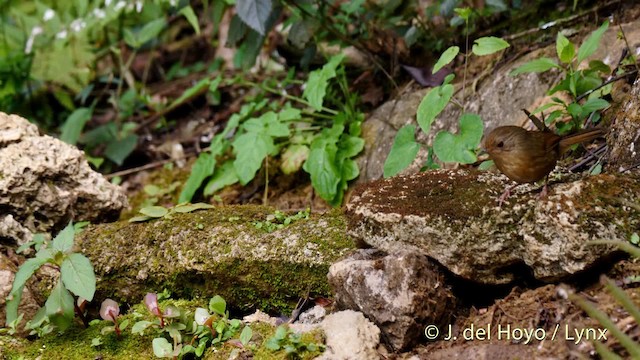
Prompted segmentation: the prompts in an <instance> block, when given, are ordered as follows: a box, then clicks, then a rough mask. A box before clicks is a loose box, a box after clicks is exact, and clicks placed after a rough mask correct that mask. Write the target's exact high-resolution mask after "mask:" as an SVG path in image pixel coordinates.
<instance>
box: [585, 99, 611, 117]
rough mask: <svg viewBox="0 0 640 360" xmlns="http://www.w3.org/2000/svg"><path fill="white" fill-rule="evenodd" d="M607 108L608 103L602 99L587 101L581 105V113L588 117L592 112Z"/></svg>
mask: <svg viewBox="0 0 640 360" xmlns="http://www.w3.org/2000/svg"><path fill="white" fill-rule="evenodd" d="M607 107H609V102H607V101H606V100H604V99H589V100H588V101H587V102H585V103H584V104H582V111H583V113H586V114H587V115H588V114H591V113H592V112H594V111H598V110H602V109H606V108H607Z"/></svg>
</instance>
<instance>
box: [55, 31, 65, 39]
mask: <svg viewBox="0 0 640 360" xmlns="http://www.w3.org/2000/svg"><path fill="white" fill-rule="evenodd" d="M56 38H58V39H66V38H67V30H62V31H60V32H59V33H57V34H56Z"/></svg>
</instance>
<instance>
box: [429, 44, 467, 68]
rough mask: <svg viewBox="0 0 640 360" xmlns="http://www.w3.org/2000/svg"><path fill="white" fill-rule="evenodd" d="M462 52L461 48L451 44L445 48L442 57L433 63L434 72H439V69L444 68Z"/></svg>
mask: <svg viewBox="0 0 640 360" xmlns="http://www.w3.org/2000/svg"><path fill="white" fill-rule="evenodd" d="M459 52H460V48H459V47H457V46H451V47H449V48H448V49H447V50H445V51H444V52H443V53H442V55H440V59H438V61H437V62H436V64H435V65H433V70H431V73H432V74H435V73H437V72H438V70H440V69H442V67H443V66H445V65H447V64H449V63H450V62H451V61H453V59H455V57H456V56H457V55H458V53H459Z"/></svg>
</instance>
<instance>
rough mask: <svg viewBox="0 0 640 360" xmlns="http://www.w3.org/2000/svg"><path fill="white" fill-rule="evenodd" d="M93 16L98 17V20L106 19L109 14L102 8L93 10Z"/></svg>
mask: <svg viewBox="0 0 640 360" xmlns="http://www.w3.org/2000/svg"><path fill="white" fill-rule="evenodd" d="M93 16H95V17H97V18H98V19H104V17H105V16H107V14H106V13H105V12H104V10H102V9H100V8H95V9H93Z"/></svg>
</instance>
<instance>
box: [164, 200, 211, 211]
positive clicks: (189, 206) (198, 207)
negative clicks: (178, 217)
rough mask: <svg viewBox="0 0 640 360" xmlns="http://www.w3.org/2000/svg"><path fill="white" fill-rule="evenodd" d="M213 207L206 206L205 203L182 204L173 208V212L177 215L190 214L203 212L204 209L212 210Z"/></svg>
mask: <svg viewBox="0 0 640 360" xmlns="http://www.w3.org/2000/svg"><path fill="white" fill-rule="evenodd" d="M214 207H215V206H213V205H211V204H207V203H201V202H200V203H195V204H183V205H176V207H174V208H173V211H175V212H177V213H190V212H192V211H196V210H204V209H213V208H214Z"/></svg>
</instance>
